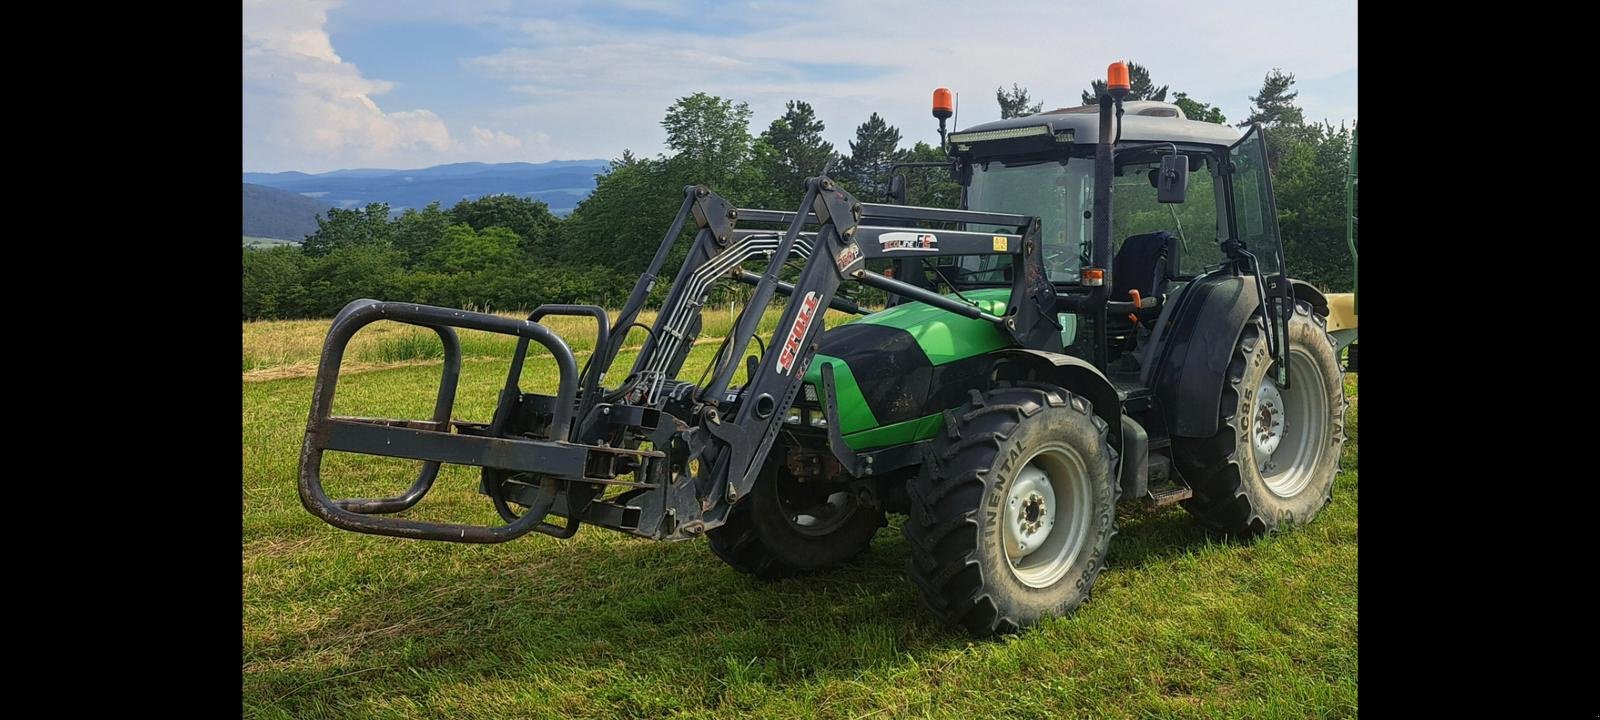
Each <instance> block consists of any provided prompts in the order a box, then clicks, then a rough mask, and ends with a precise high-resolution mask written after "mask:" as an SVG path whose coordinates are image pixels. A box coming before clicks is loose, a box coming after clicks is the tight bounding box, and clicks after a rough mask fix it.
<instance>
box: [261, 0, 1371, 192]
mask: <svg viewBox="0 0 1600 720" xmlns="http://www.w3.org/2000/svg"><path fill="white" fill-rule="evenodd" d="M1025 34H1031V37H1023V35H1025ZM1119 58H1131V59H1132V60H1134V61H1135V62H1138V63H1140V64H1142V65H1145V66H1147V67H1149V68H1150V69H1151V73H1152V76H1153V77H1154V78H1155V80H1156V82H1157V83H1161V84H1168V85H1170V86H1172V88H1173V89H1174V90H1183V91H1185V92H1187V93H1189V95H1190V96H1191V97H1195V98H1197V99H1200V100H1203V101H1206V102H1210V103H1212V104H1217V105H1220V106H1221V107H1222V110H1223V112H1224V113H1225V114H1226V115H1227V116H1228V118H1229V120H1230V121H1237V120H1240V119H1243V118H1244V117H1245V116H1246V115H1248V113H1249V100H1248V97H1249V96H1250V95H1252V94H1254V93H1255V92H1256V90H1258V89H1259V88H1260V86H1261V80H1262V78H1263V76H1265V74H1266V73H1267V72H1268V71H1269V70H1271V69H1272V68H1274V67H1278V68H1282V69H1284V70H1285V71H1288V72H1292V73H1294V74H1295V75H1296V77H1297V79H1298V82H1297V83H1296V87H1297V89H1298V90H1299V91H1300V97H1299V99H1298V101H1299V103H1300V105H1301V107H1302V108H1304V109H1305V111H1306V116H1307V117H1308V118H1310V119H1314V120H1321V119H1327V120H1330V121H1332V122H1334V123H1339V122H1341V121H1351V120H1354V119H1355V118H1356V10H1355V4H1354V3H1353V2H1327V3H1319V2H1291V1H1288V0H1213V1H1212V2H1207V3H1197V2H1193V1H1192V0H1191V1H1189V2H1141V1H1138V0H1126V1H1122V2H1114V3H1106V2H1098V3H1097V2H1080V1H1078V0H1016V1H1014V2H1009V3H975V2H972V1H971V0H967V1H965V2H938V1H934V0H923V1H921V2H888V1H879V2H872V3H860V2H851V1H849V0H810V1H808V2H803V3H802V2H793V3H791V2H729V3H711V2H697V1H689V0H625V1H623V2H612V3H605V4H601V3H592V2H579V1H577V0H542V1H539V2H514V1H512V0H459V1H457V2H448V3H446V2H420V1H416V0H389V1H387V2H383V1H379V0H347V1H345V2H336V1H332V0H246V2H245V4H244V63H243V65H244V124H243V134H244V148H243V152H244V169H245V170H247V171H281V170H301V171H306V172H321V171H326V170H334V169H339V168H354V167H387V168H418V167H426V166H429V165H436V164H440V163H447V162H463V161H481V162H512V161H525V162H543V161H547V160H573V159H582V158H613V157H617V156H620V155H621V154H622V151H623V149H625V148H626V149H631V150H632V151H633V152H634V153H635V154H640V155H653V154H655V153H658V152H661V151H662V149H663V147H662V144H663V142H664V140H665V133H664V132H663V131H662V130H661V127H660V124H659V123H660V119H661V115H662V113H663V111H664V110H665V109H666V107H667V106H668V105H670V104H671V103H672V101H673V100H674V99H675V98H678V97H681V96H684V95H688V94H691V93H693V92H695V91H699V90H704V91H706V92H711V93H715V94H718V95H721V96H724V97H729V98H733V99H735V100H740V101H744V102H748V103H749V104H750V107H751V109H752V110H753V111H754V118H753V119H752V122H751V132H752V134H754V133H758V132H760V131H761V130H762V129H763V128H765V127H766V125H767V124H768V123H770V122H771V121H772V120H773V118H775V117H777V116H778V115H780V114H782V112H783V105H784V102H785V101H787V100H791V99H801V100H806V101H808V102H810V103H811V104H812V105H813V106H814V107H815V108H816V109H817V113H818V115H819V116H820V117H821V118H822V120H823V121H824V122H825V123H827V126H828V127H827V131H826V133H825V134H826V136H827V138H828V139H829V140H830V141H832V142H833V143H834V145H835V146H837V147H839V148H841V149H843V150H847V149H848V146H847V144H846V143H847V142H848V141H849V140H850V139H851V138H852V137H853V136H854V131H855V126H856V125H858V124H860V123H861V122H862V121H864V120H866V118H867V116H868V115H869V114H870V113H871V112H873V111H877V112H878V113H880V114H882V115H883V116H884V117H885V118H886V119H887V120H888V121H889V122H890V123H891V124H893V125H895V126H897V127H898V128H900V131H901V135H902V137H903V138H904V141H905V142H906V143H907V144H910V143H912V142H915V141H917V140H926V141H928V142H936V141H937V139H938V134H937V125H936V123H935V121H934V120H933V119H932V118H931V117H930V116H929V115H928V97H929V95H930V94H931V92H932V90H933V88H934V87H937V86H941V85H943V86H947V87H949V88H951V89H952V90H954V91H956V92H957V93H958V94H959V95H960V104H961V107H960V117H959V121H960V124H961V125H962V126H968V125H972V124H976V123H979V122H984V121H987V120H993V119H996V118H998V117H999V108H998V106H997V105H996V104H995V100H994V89H995V87H996V86H997V85H1005V86H1007V87H1009V86H1010V85H1011V83H1013V82H1015V83H1019V84H1021V85H1023V86H1024V87H1026V88H1028V89H1029V90H1030V91H1031V93H1032V94H1033V96H1034V97H1035V98H1037V99H1040V100H1043V101H1044V103H1045V107H1046V108H1047V109H1048V108H1054V107H1060V106H1064V105H1076V104H1078V102H1079V97H1078V96H1079V93H1080V92H1081V91H1082V90H1083V89H1084V88H1086V87H1087V86H1088V84H1089V81H1090V80H1091V79H1093V78H1096V77H1100V76H1101V75H1102V74H1103V73H1104V72H1105V66H1106V64H1107V63H1109V62H1111V61H1112V60H1115V59H1119Z"/></svg>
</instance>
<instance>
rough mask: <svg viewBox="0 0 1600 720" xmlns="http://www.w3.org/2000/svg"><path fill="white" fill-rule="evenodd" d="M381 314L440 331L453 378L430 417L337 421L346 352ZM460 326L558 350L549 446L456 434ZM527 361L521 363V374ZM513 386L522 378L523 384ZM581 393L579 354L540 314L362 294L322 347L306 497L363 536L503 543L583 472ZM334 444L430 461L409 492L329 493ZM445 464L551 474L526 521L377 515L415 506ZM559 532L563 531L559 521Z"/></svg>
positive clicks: (304, 453) (448, 377)
mask: <svg viewBox="0 0 1600 720" xmlns="http://www.w3.org/2000/svg"><path fill="white" fill-rule="evenodd" d="M551 312H555V311H554V310H552V311H551ZM379 320H393V321H397V322H403V323H407V324H411V325H418V326H421V327H426V328H429V329H432V330H433V331H435V332H436V333H438V335H439V339H440V340H441V341H442V342H443V343H444V350H445V362H444V376H443V379H442V380H441V382H440V385H439V395H438V399H437V400H436V401H435V403H434V413H433V419H432V420H431V421H408V420H385V419H379V418H353V417H338V416H334V415H333V414H332V408H333V398H334V390H335V388H336V386H337V385H338V378H339V364H340V362H341V361H342V360H343V358H344V351H345V347H346V346H347V345H348V344H349V342H350V338H351V337H353V336H354V335H355V333H356V331H358V330H360V329H361V328H363V327H365V326H367V325H369V324H371V323H374V322H377V321H379ZM451 328H467V329H472V330H483V331H487V332H494V333H500V334H505V335H515V336H517V337H518V338H520V340H519V342H518V350H519V354H522V352H523V351H525V350H526V346H527V343H528V341H530V340H531V341H533V342H537V343H539V344H540V345H543V346H544V347H545V349H546V350H549V351H550V353H551V354H552V355H553V356H555V359H556V363H557V366H558V367H559V369H560V375H561V379H560V382H559V385H558V391H557V401H556V403H555V406H554V415H555V417H554V418H553V420H552V422H551V426H550V427H551V432H552V435H553V437H552V438H551V441H550V442H544V441H534V440H516V439H508V438H496V437H479V436H471V435H455V434H452V433H450V425H451V424H452V423H451V420H450V412H451V409H452V407H453V406H454V404H455V392H456V385H457V382H458V380H459V378H460V373H461V344H460V341H459V340H457V339H456V335H455V331H454V330H452V329H451ZM519 366H520V364H518V365H517V366H513V369H512V373H513V377H514V376H515V375H516V373H517V372H518V370H519V369H520V367H519ZM511 384H512V385H514V384H515V383H514V380H513V381H511ZM577 390H578V370H577V362H576V361H575V360H574V359H573V356H572V350H571V348H569V347H567V343H566V342H565V341H563V340H562V339H561V338H560V337H559V336H557V335H556V334H555V333H553V332H551V331H550V330H549V329H548V328H546V327H544V326H543V325H540V324H538V323H535V322H532V321H531V320H512V319H510V318H503V317H499V316H496V315H487V314H484V313H474V312H467V311H463V310H449V309H445V308H438V307H431V306H428V305H416V304H412V303H393V302H380V301H377V300H370V299H363V300H356V301H354V302H352V303H350V304H349V305H346V306H345V307H344V309H343V310H341V311H340V312H339V315H338V316H337V317H335V318H334V320H333V327H332V328H331V329H329V331H328V337H327V340H326V341H324V343H323V346H322V358H321V363H320V365H319V367H318V369H317V381H316V386H315V388H314V389H313V391H312V397H311V412H310V418H309V419H308V420H307V423H306V437H305V443H304V445H302V447H301V451H300V481H299V492H300V502H301V504H303V505H304V506H305V508H306V509H307V510H308V511H310V512H311V513H312V514H313V515H316V516H317V517H320V518H322V519H323V520H325V521H327V522H328V523H329V524H330V525H333V526H335V527H339V528H343V529H345V530H353V531H356V532H364V533H371V534H375V535H390V536H394V537H405V538H419V539H427V540H451V541H455V542H472V543H497V542H505V541H507V540H512V539H515V538H518V537H521V536H522V535H525V534H527V533H528V532H530V531H532V530H534V529H536V528H538V526H539V525H540V523H541V521H542V520H543V519H544V516H545V515H546V514H547V513H548V512H549V509H550V507H551V505H553V504H554V502H555V498H556V487H555V485H556V483H555V480H556V479H558V478H562V477H574V476H575V477H582V471H583V466H584V461H585V458H586V455H587V453H586V451H585V450H584V449H583V448H582V447H580V446H575V445H571V444H569V443H567V436H568V433H569V432H570V427H571V422H572V414H573V408H574V401H575V399H576V396H577ZM328 450H337V451H348V452H360V453H367V454H373V455H386V456H390V457H402V458H410V459H416V460H422V461H424V464H423V467H422V471H421V474H420V475H419V476H418V477H417V479H416V481H415V482H413V483H412V485H411V487H410V488H409V489H407V490H406V492H404V493H402V494H400V495H397V496H394V497H390V498H383V499H366V498H355V499H339V500H335V499H332V498H329V497H328V495H327V493H326V492H325V491H324V490H323V488H322V478H321V467H322V455H323V453H324V452H326V451H328ZM444 462H455V463H461V464H473V465H481V466H483V467H485V468H489V467H498V468H502V469H506V470H514V471H533V470H536V469H537V470H540V471H542V472H543V473H544V474H546V475H548V476H551V477H547V479H546V480H545V482H544V483H543V485H542V487H541V488H540V490H541V491H540V492H539V494H538V496H537V498H538V499H537V500H536V501H535V502H534V503H533V504H532V505H530V506H529V508H528V511H527V512H526V513H524V514H523V516H522V517H521V518H519V519H517V520H516V521H515V522H511V523H508V524H506V525H503V526H500V527H483V526H477V525H464V524H457V523H435V522H423V521H417V520H406V519H403V518H383V517H373V516H374V515H384V514H389V513H395V512H399V511H402V510H405V509H408V508H410V507H412V506H413V505H416V504H417V502H418V501H419V500H421V499H422V497H423V496H424V495H426V494H427V493H428V491H429V490H430V489H431V488H432V487H433V482H434V480H435V479H436V478H437V477H438V474H439V467H440V465H441V464H442V463H444ZM552 529H557V530H559V529H558V528H554V527H553V526H552Z"/></svg>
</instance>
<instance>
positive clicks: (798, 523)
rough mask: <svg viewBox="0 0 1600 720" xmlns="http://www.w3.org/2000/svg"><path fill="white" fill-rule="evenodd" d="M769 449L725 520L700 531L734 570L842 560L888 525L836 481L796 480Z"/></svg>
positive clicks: (787, 570)
mask: <svg viewBox="0 0 1600 720" xmlns="http://www.w3.org/2000/svg"><path fill="white" fill-rule="evenodd" d="M774 450H775V452H774V453H773V454H772V457H771V458H769V459H768V461H767V465H766V467H765V468H763V469H762V471H761V475H760V477H758V478H757V479H756V482H755V485H754V487H752V488H751V490H750V494H749V495H747V496H745V497H743V498H741V499H740V500H739V502H738V503H737V504H735V505H734V506H733V509H732V510H730V511H729V513H728V521H727V522H725V523H723V524H722V525H720V526H718V527H716V528H714V529H712V530H711V531H709V532H707V533H706V536H707V538H708V539H709V540H710V541H711V552H713V553H715V554H716V556H717V557H719V558H722V561H723V562H726V563H727V564H728V565H729V566H731V567H733V568H734V569H735V570H738V571H739V572H742V573H746V574H749V575H754V576H756V577H758V578H762V579H774V578H781V577H788V576H791V575H798V574H801V573H806V572H813V571H818V570H825V569H828V568H833V567H837V566H839V565H843V564H845V563H847V562H849V561H851V560H853V559H855V557H856V556H858V555H860V554H861V553H862V552H863V551H865V550H866V549H867V547H868V546H869V545H871V544H872V536H873V535H874V534H876V533H877V531H878V528H880V527H883V526H884V525H886V524H888V520H887V518H886V517H885V516H884V512H883V510H882V509H881V508H876V507H871V506H868V505H865V504H863V503H862V502H861V500H860V498H858V497H857V496H856V495H855V494H854V493H852V492H851V491H850V490H849V488H848V487H846V486H845V485H843V484H841V483H824V482H818V481H812V482H810V483H800V482H798V481H796V480H795V478H794V475H793V474H791V473H790V472H789V470H788V468H786V467H784V466H783V464H782V463H781V462H780V460H781V454H780V453H778V452H776V450H778V448H774Z"/></svg>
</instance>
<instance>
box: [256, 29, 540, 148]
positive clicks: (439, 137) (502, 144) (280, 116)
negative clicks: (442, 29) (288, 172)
mask: <svg viewBox="0 0 1600 720" xmlns="http://www.w3.org/2000/svg"><path fill="white" fill-rule="evenodd" d="M334 4H335V3H333V2H330V1H327V0H295V1H291V2H285V1H282V0H246V2H245V4H244V165H245V167H246V168H249V169H252V170H285V169H294V170H304V171H320V170H331V169H336V168H346V167H359V166H366V167H372V166H389V167H416V166H418V165H423V164H434V163H438V162H451V161H456V160H463V159H476V157H477V156H478V155H480V154H482V153H484V152H495V151H498V152H507V151H514V150H517V149H519V148H522V147H523V142H522V140H520V139H518V138H516V137H513V136H511V135H509V134H507V133H505V132H502V131H498V130H488V129H484V128H481V127H476V126H474V127H473V128H472V129H471V131H470V132H469V135H468V138H467V139H466V140H465V141H461V140H457V139H456V138H455V137H453V136H452V135H451V133H450V130H449V128H448V127H446V125H445V122H444V120H442V119H441V118H440V117H439V116H438V115H437V114H436V113H434V112H433V111H432V110H428V109H421V108H419V109H412V110H401V111H392V112H391V111H385V110H384V109H383V108H382V107H380V106H379V104H378V102H377V100H375V99H374V98H376V97H379V96H381V95H383V94H384V93H386V92H388V91H389V90H391V89H393V88H394V87H395V85H394V83H392V82H387V81H383V80H375V79H370V78H366V77H364V76H362V74H361V71H360V70H359V69H358V68H357V67H356V66H355V65H353V64H351V63H348V62H345V61H344V60H343V59H341V58H340V57H339V55H338V53H337V52H335V50H334V48H333V44H332V42H331V41H330V40H329V37H328V33H327V31H326V29H325V28H326V25H327V19H328V17H327V15H328V10H329V8H331V7H333V5H334ZM541 144H543V145H548V138H545V139H544V140H543V141H542V142H541Z"/></svg>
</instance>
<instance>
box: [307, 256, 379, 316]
mask: <svg viewBox="0 0 1600 720" xmlns="http://www.w3.org/2000/svg"><path fill="white" fill-rule="evenodd" d="M402 258H403V255H402V254H401V253H400V252H398V251H396V250H395V249H394V248H392V247H389V245H388V243H362V244H355V245H341V246H338V247H335V248H333V249H332V250H331V251H329V252H328V254H326V255H323V256H321V257H318V258H314V259H311V260H310V262H308V263H307V267H306V274H305V278H306V282H305V294H304V297H305V303H304V305H303V307H302V308H301V309H302V310H303V314H304V315H305V316H307V317H333V315H334V314H335V313H337V312H339V309H340V308H343V307H344V306H345V305H346V304H347V303H349V302H350V301H351V300H354V299H356V298H394V294H393V293H392V292H390V291H391V290H392V289H393V288H394V286H395V280H396V279H397V278H398V277H400V275H401V273H402V271H403V270H402V267H401V259H402Z"/></svg>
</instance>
